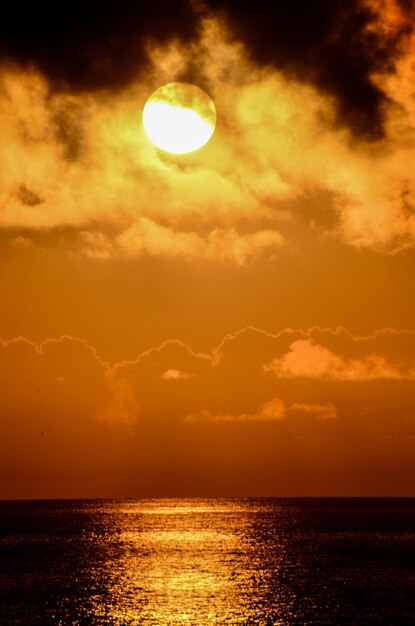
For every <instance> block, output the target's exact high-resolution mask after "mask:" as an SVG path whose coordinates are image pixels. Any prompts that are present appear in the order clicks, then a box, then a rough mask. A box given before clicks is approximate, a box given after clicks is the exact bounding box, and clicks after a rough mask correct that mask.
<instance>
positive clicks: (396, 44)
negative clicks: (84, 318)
mask: <svg viewBox="0 0 415 626" xmlns="http://www.w3.org/2000/svg"><path fill="white" fill-rule="evenodd" d="M283 5H284V6H282V7H278V8H275V9H271V10H273V11H274V10H275V11H276V14H278V15H279V14H280V13H281V18H282V21H281V22H278V24H277V23H275V24H273V25H272V26H270V30H269V31H268V30H267V31H266V32H265V35H264V37H265V39H264V41H262V40H261V41H259V39H258V35H257V34H255V32H253V33H252V35H250V34H249V33H247V34H246V37H247V38H248V39H249V37H251V36H252V38H253V39H254V40H255V41H256V44H255V45H254V47H253V48H252V49H251V48H250V47H249V46H248V47H244V45H243V42H244V41H245V43H247V41H248V39H246V38H244V36H242V34H241V38H240V41H239V40H238V41H236V40H235V39H234V38H232V34H231V32H230V31H229V30H227V29H226V28H225V26H224V24H223V22H221V21H220V20H219V21H218V20H217V19H214V18H213V17H212V16H210V17H209V18H207V19H204V20H203V21H202V22H201V23H200V29H199V31H198V38H196V39H195V38H192V37H190V38H187V39H186V41H187V44H186V45H183V46H179V45H178V44H177V43H174V42H172V41H170V40H169V37H167V38H166V40H165V41H164V40H163V41H164V43H163V44H161V43H160V41H159V40H158V39H157V38H156V39H155V40H153V41H152V42H147V44H146V45H147V46H148V55H149V59H150V65H149V66H148V67H147V69H146V70H144V68H143V67H142V68H141V69H142V72H141V74H140V76H139V77H138V75H137V76H136V79H134V80H132V81H131V82H128V81H127V83H128V84H126V85H125V86H124V88H123V89H122V91H115V92H112V91H111V90H109V91H108V92H105V93H103V92H102V91H101V90H92V91H89V90H88V89H80V88H79V89H78V88H76V86H74V88H73V90H72V91H71V90H70V89H69V88H68V89H66V90H64V91H59V90H58V91H56V90H54V89H52V88H51V80H52V78H51V76H50V75H49V74H48V73H47V71H46V69H44V73H43V74H42V73H41V72H39V71H37V70H35V69H33V66H31V69H28V67H26V66H24V67H23V66H22V67H20V66H19V68H16V67H15V66H10V65H7V66H3V67H2V68H0V80H1V95H0V124H1V127H2V129H3V132H2V136H1V139H0V150H1V153H2V168H1V172H0V190H1V191H0V205H1V212H0V216H1V217H0V222H1V225H2V226H3V227H4V228H10V227H13V228H17V229H19V228H20V229H33V230H45V229H48V230H52V229H59V228H61V227H62V226H71V227H74V228H75V229H78V231H79V234H80V235H79V240H78V241H80V246H79V250H80V251H81V252H82V253H83V254H85V255H87V256H89V257H90V258H96V259H97V260H102V259H108V258H111V257H112V256H119V255H121V256H122V255H124V256H143V255H154V256H157V257H161V258H165V259H167V260H168V259H171V258H181V259H186V260H188V261H191V262H192V261H194V260H198V259H199V260H201V261H205V260H215V261H216V260H219V261H220V262H226V263H234V264H236V265H238V266H240V267H243V266H244V265H246V264H248V263H249V262H250V261H251V260H254V259H255V258H260V257H264V254H265V255H267V257H268V259H272V258H275V250H276V249H277V248H278V246H281V244H282V242H284V248H285V249H287V250H290V249H292V248H295V247H296V246H298V245H300V243H301V228H300V223H301V224H302V223H303V221H306V217H305V215H306V214H307V207H310V206H311V204H312V201H311V200H310V197H312V198H313V202H314V203H315V204H318V205H321V207H320V208H319V210H318V211H317V213H318V220H319V224H318V225H319V228H320V232H322V233H323V234H324V235H325V237H326V239H327V238H331V239H333V238H337V239H340V240H341V241H343V242H345V243H347V244H349V245H353V246H358V247H361V248H370V249H375V250H377V251H380V252H382V253H385V252H396V251H397V250H401V249H402V248H406V247H413V245H414V243H415V217H414V210H413V209H414V206H415V187H414V184H413V182H412V181H413V175H412V163H413V161H414V156H415V132H414V128H415V109H414V104H413V98H412V91H411V90H412V87H411V86H412V84H413V78H414V76H413V61H414V59H415V46H414V38H413V35H411V33H410V30H411V29H410V28H408V19H407V16H406V13H405V10H404V9H402V11H401V13H402V15H401V17H399V19H398V18H396V19H395V18H393V17H391V15H393V11H392V9H390V8H388V11H386V14H385V15H386V17H384V16H383V13H382V10H381V9H380V8H379V9H378V8H376V7H377V5H376V6H375V4H374V3H369V4H368V5H366V4H364V5H363V4H362V5H360V4H357V3H355V2H353V3H352V5H351V6H350V7H349V8H346V7H345V6H344V5H343V4H342V3H341V6H339V7H337V6H336V7H334V5H333V6H332V5H330V7H329V9H327V7H325V3H322V4H321V5H319V7H318V8H317V9H315V8H314V5H313V9H312V10H311V9H306V12H308V11H311V13H314V12H316V13H315V15H313V16H312V17H313V19H312V24H313V27H312V28H311V29H310V32H309V31H308V29H307V33H306V35H307V36H306V37H305V35H304V37H305V38H304V41H303V43H301V41H302V39H301V37H300V35H301V33H302V29H301V24H302V23H303V22H302V21H301V22H299V21H298V19H297V13H295V14H294V13H293V12H292V10H291V8H289V7H287V6H285V3H283ZM372 5H373V6H372ZM392 5H393V6H395V4H394V3H391V4H390V6H392ZM379 6H380V5H379ZM388 6H389V5H388ZM396 6H397V5H396ZM224 7H225V8H227V11H228V14H229V15H232V18H231V24H232V25H233V26H235V28H237V23H238V21H239V20H240V22H241V23H242V18H241V19H240V18H239V17H238V16H237V15H236V10H235V7H234V6H233V4H232V3H226V5H224ZM326 9H327V11H328V13H327V15H325V18H324V20H323V22H322V23H321V24H320V23H319V22H318V20H315V19H314V18H315V17H316V16H317V15H320V13H321V12H323V13H325V11H326ZM245 10H246V9H244V11H245ZM284 11H285V13H284ZM151 14H152V13H151V10H149V11H148V13H146V16H147V17H148V16H150V15H151ZM284 15H285V17H284ZM147 17H146V19H147ZM103 19H104V18H103ZM105 19H106V18H105ZM252 19H253V27H254V30H255V28H256V27H258V28H259V26H260V25H261V23H262V19H263V18H262V17H261V16H252ZM343 19H344V20H345V21H343V22H342V20H343ZM394 19H395V21H394ZM284 20H285V21H286V22H287V21H288V25H289V26H290V28H292V29H293V31H292V32H293V33H294V35H293V36H294V39H293V40H292V41H297V39H298V40H300V43H301V45H300V48H299V49H298V50H297V48H296V47H294V48H293V49H292V50H290V47H289V46H290V44H289V41H290V40H289V37H288V38H285V39H284V38H283V39H282V40H281V41H280V40H279V39H278V41H274V39H272V38H271V32H274V29H277V31H278V30H279V29H280V28H282V25H283V24H284ZM104 21H105V20H104ZM395 22H396V23H395ZM304 23H305V22H304ZM341 23H342V24H343V26H342V28H343V29H345V30H341V29H340V31H339V28H340V24H341ZM378 24H379V25H381V26H379V33H378V34H376V33H375V34H373V32H374V29H375V26H376V28H377V25H378ZM352 25H353V26H356V28H357V31H356V40H355V39H353V37H352V38H350V37H349V36H347V37H346V33H347V32H348V31H347V29H348V28H351V26H352ZM107 26H108V25H107ZM107 26H105V28H106V27H107ZM286 26H287V23H286ZM99 28H100V26H99V25H97V29H98V30H99ZM105 28H104V30H105ZM298 29H299V30H298ZM319 29H320V30H319ZM185 30H186V29H185ZM375 30H376V29H375ZM169 32H170V31H169ZM235 32H236V31H235ZM258 32H259V31H258ZM284 32H285V31H284ZM376 32H377V31H376ZM303 34H304V33H303ZM349 34H350V33H349ZM290 37H291V35H290ZM373 38H374V39H373ZM168 40H169V41H168ZM267 40H268V44H267V45H265V42H266V41H267ZM372 40H373V41H372ZM368 41H370V42H372V43H373V47H372V48H370V47H368V46H367V45H366V44H367V43H368ZM352 42H353V43H352ZM356 42H357V43H358V46H357V48H356V46H355V44H356ZM383 44H384V45H385V48H382V46H383ZM139 45H141V43H140V44H139ZM256 45H257V46H259V48H261V49H262V50H263V52H264V53H266V54H267V55H268V56H269V62H267V65H266V67H263V66H262V65H261V63H260V57H261V54H260V53H258V55H259V56H258V55H257V54H256V53H255V46H256ZM362 46H363V47H362ZM253 50H254V52H253ZM300 50H303V52H304V54H303V55H301V54H300ZM310 50H311V51H313V54H314V55H315V56H314V57H312V58H313V60H312V61H310V62H311V64H312V67H314V65H315V66H316V67H317V66H318V63H317V61H318V60H319V59H320V58H321V59H323V57H324V67H323V65H322V66H321V68H322V69H321V71H322V72H323V74H324V73H325V72H326V74H327V72H328V74H327V76H326V78H327V84H326V83H324V80H323V74H322V75H321V76H320V75H318V76H317V75H314V74H312V73H311V74H309V73H306V74H304V69H305V66H307V64H308V63H309V61H308V60H307V59H308V58H309V55H308V54H305V52H306V51H310ZM327 50H331V51H332V52H333V51H335V52H337V53H338V54H339V55H340V56H339V57H337V56H333V55H330V54H326V52H327ZM356 50H359V55H357V53H356ZM352 52H353V54H352ZM323 53H324V54H323ZM360 53H362V55H363V56H361V55H360ZM279 54H281V55H282V56H281V59H280V60H278V59H279ZM343 54H344V55H345V59H346V61H345V62H346V69H347V68H348V69H350V71H351V74H347V80H345V79H344V75H342V73H341V72H340V73H338V74H336V81H337V82H333V81H332V78H333V77H334V75H335V70H336V71H338V67H337V64H339V66H341V65H342V61H341V60H340V58H341V57H342V55H343ZM274 55H275V58H274ZM290 55H291V58H292V59H293V67H294V69H295V70H296V71H294V72H292V71H291V69H290V68H291V66H290V65H289V63H288V61H289V58H290ZM356 55H357V56H356ZM371 55H372V56H373V58H372V56H371ZM382 55H384V58H383V56H382ZM300 57H301V58H300ZM357 57H358V58H359V63H360V60H361V59H363V64H362V65H360V64H359V63H358V62H357V61H356V59H357ZM310 58H311V57H310ZM273 59H274V60H273ZM354 62H356V67H354V65H353V63H354ZM331 64H332V65H331ZM351 66H353V67H351ZM34 67H40V65H39V64H37V65H36V64H35V66H34ZM297 70H298V71H297ZM300 70H301V72H300ZM186 73H188V74H189V76H190V74H192V73H193V74H194V80H195V82H203V86H206V88H207V89H208V91H209V92H210V93H211V95H212V97H213V98H214V100H215V104H216V108H217V110H218V111H219V124H218V128H217V131H216V133H215V135H214V136H213V138H212V140H211V142H210V143H209V144H208V145H207V146H206V147H205V148H203V150H202V151H199V152H197V153H194V154H192V155H188V156H186V157H184V158H180V159H177V158H176V157H169V156H168V155H166V154H162V153H160V152H159V151H157V150H156V149H155V148H154V146H152V145H151V144H150V143H149V142H148V140H147V139H146V137H145V135H144V133H143V131H142V129H141V125H140V114H141V110H142V107H143V105H144V102H145V100H146V98H147V97H148V95H149V94H150V93H151V91H152V90H153V89H154V87H155V86H158V84H156V83H157V81H159V80H160V77H162V78H163V80H164V79H165V80H177V79H181V78H183V76H185V75H186ZM305 75H307V76H310V77H311V78H310V80H309V81H306V82H304V81H303V77H304V76H305ZM329 78H330V80H329ZM108 80H109V81H111V77H110V76H109V77H108ZM52 82H53V81H52ZM205 83H206V85H205ZM68 84H69V83H68ZM370 85H371V87H370V89H369V87H368V86H370ZM349 88H350V89H351V93H352V95H351V96H350V102H348V101H347V98H348V96H347V93H349V92H348V90H349ZM366 88H368V89H369V91H367V89H366ZM343 89H344V90H345V92H343V91H342V90H343ZM346 92H347V93H346ZM328 94H335V98H334V100H333V98H332V97H330V96H329V95H328ZM339 103H340V104H339ZM363 111H364V113H363ZM360 113H362V115H361V116H360ZM339 115H341V116H343V118H344V124H343V123H340V124H339V117H338V116H339ZM368 119H369V120H370V121H372V120H373V125H372V124H371V123H369V121H368ZM362 120H363V122H362ZM365 120H366V121H365ZM360 123H361V124H362V125H363V126H365V127H367V129H368V134H369V135H372V136H371V139H373V135H377V134H379V133H380V132H381V134H382V139H381V140H380V139H379V140H378V141H377V142H375V143H373V142H371V141H368V139H367V136H366V135H365V134H364V132H363V131H362V132H360V134H359V132H357V129H358V127H359V124H360ZM348 124H349V126H350V125H351V126H352V128H353V129H354V131H355V133H357V135H355V136H353V134H351V133H350V132H349V130H347V125H348ZM379 124H381V127H382V128H381V131H380V126H379ZM372 131H373V132H372ZM316 219H317V218H316ZM308 227H309V224H308ZM313 237H314V235H313ZM299 242H300V243H299Z"/></svg>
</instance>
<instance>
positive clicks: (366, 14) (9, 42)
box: [0, 0, 414, 154]
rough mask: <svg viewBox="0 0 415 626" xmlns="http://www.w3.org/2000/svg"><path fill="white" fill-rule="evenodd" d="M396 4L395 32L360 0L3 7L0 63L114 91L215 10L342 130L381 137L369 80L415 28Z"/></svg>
mask: <svg viewBox="0 0 415 626" xmlns="http://www.w3.org/2000/svg"><path fill="white" fill-rule="evenodd" d="M397 4H398V5H399V7H400V9H401V11H403V12H404V14H405V13H406V15H407V23H406V24H405V23H404V20H403V21H402V25H401V26H400V28H397V29H392V30H390V31H388V30H387V29H386V30H385V29H382V28H376V20H377V19H378V17H379V16H376V15H375V14H374V12H373V10H371V9H370V8H369V4H368V3H367V4H363V2H362V0H317V1H315V2H310V0H297V1H296V2H293V0H278V1H275V2H269V0H256V2H246V3H243V2H242V3H241V2H240V0H206V2H205V7H206V8H205V9H203V8H201V7H202V5H201V4H199V5H197V6H196V4H195V3H192V2H191V0H175V1H174V2H172V1H169V0H158V1H157V2H155V3H150V2H134V1H133V0H119V1H118V2H117V3H116V2H101V3H98V2H96V1H95V2H88V1H85V0H83V1H82V0H74V1H73V2H71V3H70V4H69V3H67V4H62V3H56V2H51V1H50V0H47V1H43V2H37V3H35V2H20V3H10V4H9V5H8V6H7V7H6V8H3V10H2V19H1V23H0V58H2V59H3V62H5V61H13V62H17V63H18V64H20V65H23V66H32V65H33V66H35V67H38V68H39V69H40V70H41V71H42V72H43V73H45V74H46V75H47V76H48V78H49V79H50V81H51V83H52V86H53V87H54V88H55V89H57V90H66V89H67V90H71V91H88V90H97V89H111V90H117V89H120V88H122V87H124V86H126V85H128V83H129V82H130V81H131V80H133V79H134V78H135V77H136V76H137V74H138V72H139V71H140V69H143V68H144V67H145V66H146V63H147V62H148V57H147V54H146V44H147V43H148V41H156V42H158V43H165V42H167V41H170V40H172V39H177V40H179V41H181V42H183V43H185V42H189V41H191V40H192V39H193V38H196V37H197V34H198V21H199V16H201V15H203V13H204V11H205V10H206V11H211V12H212V13H213V14H218V15H221V16H222V17H224V18H225V20H226V22H227V24H228V26H229V30H230V32H231V34H232V35H233V36H234V37H235V38H236V39H239V40H241V41H242V42H243V43H244V44H245V46H246V48H247V50H248V52H249V54H250V55H251V57H252V59H253V60H254V61H255V62H257V63H259V64H261V65H271V66H273V67H275V68H277V69H278V70H281V71H283V72H284V73H285V74H286V75H287V76H289V77H292V78H294V79H297V80H300V81H302V82H306V83H310V84H314V85H316V86H317V87H318V88H319V89H320V90H322V91H323V92H324V93H326V94H328V95H329V96H332V97H333V99H334V102H335V103H336V104H337V107H336V111H337V116H336V120H335V123H336V124H339V125H343V126H345V127H348V128H350V129H351V130H352V132H354V133H355V134H356V135H358V136H362V135H363V136H365V137H366V138H369V139H377V138H380V137H382V135H383V111H384V105H385V103H386V102H387V99H386V96H385V94H384V93H383V92H382V90H381V88H380V87H378V86H377V85H375V84H374V83H373V82H372V80H371V75H372V74H373V72H374V71H378V70H379V69H382V70H384V71H385V70H386V71H387V70H392V68H393V61H394V58H395V57H396V55H397V54H398V50H399V49H400V46H399V41H400V38H401V37H402V36H403V35H404V34H405V33H407V32H408V31H409V30H411V29H412V28H413V24H414V20H413V19H411V17H410V15H411V13H412V11H413V0H397ZM188 70H191V68H188ZM193 80H195V77H193ZM66 126H67V124H66V122H65V124H63V125H62V124H60V128H61V129H63V130H62V132H63V133H65V132H66V131H65V128H66ZM71 150H75V152H76V146H75V148H74V147H73V146H72V148H71ZM71 150H70V151H71ZM71 154H72V152H71Z"/></svg>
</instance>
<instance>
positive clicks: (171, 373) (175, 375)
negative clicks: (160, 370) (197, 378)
mask: <svg viewBox="0 0 415 626" xmlns="http://www.w3.org/2000/svg"><path fill="white" fill-rule="evenodd" d="M161 378H162V379H163V380H189V378H193V374H188V373H187V372H182V371H181V370H176V369H169V370H166V371H165V372H164V374H162V375H161Z"/></svg>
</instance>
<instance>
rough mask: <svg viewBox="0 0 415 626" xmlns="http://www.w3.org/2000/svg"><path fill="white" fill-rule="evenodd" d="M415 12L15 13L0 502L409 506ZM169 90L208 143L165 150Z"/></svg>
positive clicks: (10, 40)
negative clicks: (193, 88) (146, 127)
mask: <svg viewBox="0 0 415 626" xmlns="http://www.w3.org/2000/svg"><path fill="white" fill-rule="evenodd" d="M414 26H415V5H414V3H413V1H412V0H318V1H316V2H309V1H307V0H303V1H301V2H293V1H292V0H279V1H278V2H274V3H269V2H268V1H267V0H257V1H256V2H252V3H248V4H247V6H246V7H245V5H243V4H241V3H240V2H237V0H208V1H207V2H206V3H204V2H199V1H198V0H194V1H190V0H189V1H187V0H183V1H176V2H170V1H167V0H158V2H157V3H144V2H142V3H141V2H132V1H126V0H119V1H118V2H117V3H115V2H114V3H94V2H85V1H83V2H81V1H80V0H75V1H74V2H71V3H70V4H68V6H67V9H66V10H65V9H64V5H60V4H56V3H54V2H49V1H47V2H39V3H33V2H31V3H23V4H22V3H11V4H10V6H8V8H7V9H5V10H4V15H3V16H2V20H1V24H0V154H1V164H0V258H1V260H0V286H1V308H0V336H1V339H0V498H46V497H113V496H114V497H139V496H181V495H183V496H198V495H200V496H239V495H242V496H249V495H252V496H302V495H304V496H309V495H322V496H324V495H339V496H344V495H392V496H393V495H397V496H398V495H412V496H415V479H414V476H415V289H414V270H415V249H414V248H415V176H414V168H415V165H414V164H415V29H414ZM172 81H185V82H190V83H193V84H195V85H197V86H199V87H201V88H202V89H204V90H205V91H206V92H207V93H208V94H209V95H210V96H211V98H212V99H213V101H214V103H215V107H216V112H217V126H216V131H215V133H214V135H213V137H212V139H211V140H210V141H209V143H208V144H207V145H206V146H204V147H203V148H201V149H200V150H198V151H196V152H193V153H190V154H188V155H179V156H176V155H172V154H168V153H165V152H162V151H160V150H158V149H157V148H156V147H155V146H153V145H152V144H151V142H150V141H149V140H148V138H147V137H146V135H145V133H144V131H143V128H142V123H141V116H142V111H143V106H144V104H145V102H146V100H147V98H148V97H149V96H150V94H151V93H152V92H153V91H154V90H155V89H157V88H158V87H160V86H162V85H163V84H165V83H169V82H172Z"/></svg>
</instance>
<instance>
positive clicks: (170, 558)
mask: <svg viewBox="0 0 415 626" xmlns="http://www.w3.org/2000/svg"><path fill="white" fill-rule="evenodd" d="M252 519H253V518H252V509H250V511H249V515H248V514H247V510H246V508H245V507H244V506H243V505H241V504H240V503H239V504H236V503H235V505H233V503H231V502H227V503H226V504H224V503H223V502H217V503H215V502H211V501H209V502H205V503H197V502H192V501H186V502H183V501H175V500H172V501H168V502H166V501H165V500H163V501H160V502H156V501H151V502H148V501H142V502H135V503H134V502H128V503H126V502H123V503H120V505H119V508H118V509H117V507H116V506H114V507H113V510H112V535H113V539H112V542H113V544H114V545H113V547H112V550H109V554H110V558H109V560H108V562H107V564H106V569H107V575H106V584H107V591H106V602H105V604H106V608H105V620H106V621H101V622H100V623H105V624H106V623H108V624H118V625H124V624H129V625H131V626H132V625H136V624H137V625H138V624H140V625H149V626H150V625H151V626H155V625H160V626H162V625H169V626H170V625H178V626H179V625H190V624H191V625H192V626H198V625H202V624H203V626H207V625H209V624H229V625H237V624H241V625H242V624H268V623H269V624H278V623H279V620H278V616H277V614H276V612H278V603H279V601H278V597H277V595H276V590H275V589H273V592H272V593H273V594H274V595H273V598H272V607H273V608H272V610H271V612H272V614H273V621H264V619H265V617H264V616H265V614H266V613H267V610H265V607H264V606H263V605H262V602H263V600H261V601H258V602H257V600H258V590H260V594H259V595H262V596H263V592H264V585H265V587H267V585H268V586H269V581H268V583H267V581H266V580H265V577H266V576H269V571H268V570H265V569H261V555H260V553H256V547H255V546H256V539H255V533H256V530H255V528H253V526H252ZM261 542H262V538H261ZM104 543H106V544H108V536H107V537H106V538H105V539H104ZM104 549H105V546H104ZM107 549H108V545H107ZM277 563H278V558H276V559H275V562H274V565H275V567H277ZM97 575H100V576H102V572H101V573H98V572H97ZM91 613H93V614H94V615H95V617H98V615H100V616H101V620H104V616H103V606H102V599H101V600H100V599H99V598H97V599H96V602H95V603H94V602H93V603H92V607H91ZM269 617H270V616H269ZM267 619H268V618H267ZM281 623H282V622H281Z"/></svg>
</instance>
